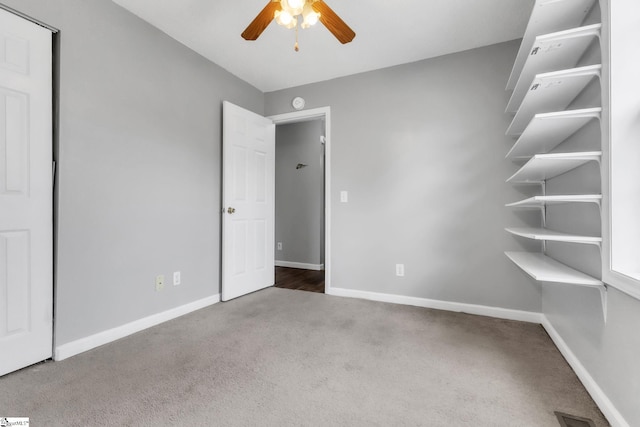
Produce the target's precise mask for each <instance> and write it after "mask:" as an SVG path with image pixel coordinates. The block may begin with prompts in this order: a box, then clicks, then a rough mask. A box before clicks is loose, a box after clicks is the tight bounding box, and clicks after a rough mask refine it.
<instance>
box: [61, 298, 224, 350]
mask: <svg viewBox="0 0 640 427" xmlns="http://www.w3.org/2000/svg"><path fill="white" fill-rule="evenodd" d="M217 302H220V294H217V295H212V296H210V297H207V298H203V299H200V300H197V301H193V302H190V303H188V304H185V305H181V306H180V307H176V308H172V309H170V310H167V311H163V312H162V313H157V314H153V315H151V316H148V317H145V318H142V319H139V320H135V321H133V322H130V323H127V324H125V325H122V326H118V327H116V328H113V329H109V330H106V331H103V332H99V333H97V334H94V335H90V336H88V337H85V338H81V339H79V340H76V341H72V342H70V343H67V344H62V345H60V346H56V348H55V350H54V360H56V361H59V360H64V359H66V358H68V357H71V356H75V355H76V354H80V353H83V352H85V351H87V350H91V349H92V348H96V347H99V346H101V345H104V344H108V343H110V342H112V341H115V340H118V339H120V338H124V337H126V336H128V335H131V334H134V333H136V332H140V331H142V330H144V329H147V328H150V327H152V326H155V325H158V324H160V323H163V322H166V321H168V320H172V319H175V318H176V317H180V316H184V315H185V314H188V313H191V312H192V311H196V310H199V309H201V308H204V307H208V306H210V305H213V304H215V303H217Z"/></svg>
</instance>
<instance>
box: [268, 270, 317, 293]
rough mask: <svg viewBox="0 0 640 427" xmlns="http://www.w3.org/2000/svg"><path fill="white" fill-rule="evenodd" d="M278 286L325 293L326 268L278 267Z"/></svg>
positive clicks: (276, 285)
mask: <svg viewBox="0 0 640 427" xmlns="http://www.w3.org/2000/svg"><path fill="white" fill-rule="evenodd" d="M275 287H276V288H284V289H296V290H299V291H309V292H317V293H321V294H323V293H324V270H320V271H316V270H302V269H300V268H287V267H276V284H275Z"/></svg>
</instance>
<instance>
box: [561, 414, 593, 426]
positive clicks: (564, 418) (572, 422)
mask: <svg viewBox="0 0 640 427" xmlns="http://www.w3.org/2000/svg"><path fill="white" fill-rule="evenodd" d="M554 413H555V414H556V417H558V421H559V422H560V425H561V426H562V427H596V425H595V424H594V423H593V421H591V420H590V419H588V418H582V417H576V416H575V415H569V414H565V413H564V412H558V411H556V412H554Z"/></svg>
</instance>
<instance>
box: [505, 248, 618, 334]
mask: <svg viewBox="0 0 640 427" xmlns="http://www.w3.org/2000/svg"><path fill="white" fill-rule="evenodd" d="M504 254H505V255H506V256H507V257H508V258H509V259H510V260H511V261H513V263H514V264H515V265H517V266H518V267H520V268H521V269H522V270H523V271H524V272H525V273H527V274H528V275H529V276H531V277H533V278H534V279H535V280H537V281H539V282H548V283H562V284H567V285H577V286H585V287H588V288H594V289H598V290H599V291H600V301H601V304H602V316H603V318H604V321H605V322H606V321H607V287H606V285H605V284H604V283H603V282H602V281H600V280H598V279H596V278H594V277H591V276H589V275H588V274H584V273H583V272H581V271H578V270H575V269H573V268H571V267H569V266H568V265H565V264H562V263H561V262H558V261H556V260H555V259H553V258H551V257H548V256H546V255H545V254H543V253H532V252H505V253H504Z"/></svg>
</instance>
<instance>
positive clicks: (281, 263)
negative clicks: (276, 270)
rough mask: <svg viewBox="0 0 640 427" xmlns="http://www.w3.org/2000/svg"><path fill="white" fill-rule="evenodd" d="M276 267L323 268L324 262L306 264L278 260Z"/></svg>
mask: <svg viewBox="0 0 640 427" xmlns="http://www.w3.org/2000/svg"><path fill="white" fill-rule="evenodd" d="M276 267H287V268H301V269H303V270H324V264H307V263H306V262H293V261H278V260H276Z"/></svg>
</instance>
